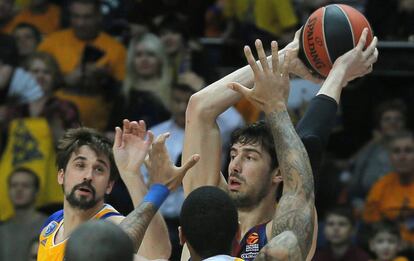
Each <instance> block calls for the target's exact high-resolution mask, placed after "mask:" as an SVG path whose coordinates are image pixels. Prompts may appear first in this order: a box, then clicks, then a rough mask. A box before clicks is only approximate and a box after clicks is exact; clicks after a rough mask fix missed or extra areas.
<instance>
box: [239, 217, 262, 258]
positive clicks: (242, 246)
mask: <svg viewBox="0 0 414 261" xmlns="http://www.w3.org/2000/svg"><path fill="white" fill-rule="evenodd" d="M266 225H267V223H264V224H260V225H257V226H254V227H252V228H251V229H250V230H249V231H247V233H246V234H245V235H244V237H243V239H242V240H241V241H240V242H239V241H238V240H237V238H235V239H234V240H233V249H232V256H237V257H240V258H242V259H244V260H246V261H253V259H254V258H255V257H256V256H257V255H258V254H259V251H260V249H262V248H263V247H264V246H265V245H266V244H267V235H266Z"/></svg>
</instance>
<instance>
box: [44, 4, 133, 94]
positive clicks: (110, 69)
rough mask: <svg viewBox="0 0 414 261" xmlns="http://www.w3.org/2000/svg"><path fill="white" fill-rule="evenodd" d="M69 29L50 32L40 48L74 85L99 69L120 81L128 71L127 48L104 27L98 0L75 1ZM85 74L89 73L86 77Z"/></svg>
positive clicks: (71, 11)
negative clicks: (106, 31) (54, 61)
mask: <svg viewBox="0 0 414 261" xmlns="http://www.w3.org/2000/svg"><path fill="white" fill-rule="evenodd" d="M69 8H70V25H71V26H70V28H69V29H66V30H62V31H58V32H55V33H53V34H50V35H49V36H48V37H47V38H46V39H45V40H44V41H43V42H42V43H41V44H40V46H39V50H41V51H45V52H48V53H50V54H52V55H53V56H54V57H55V58H56V60H57V61H58V64H59V66H60V68H61V70H62V72H63V74H64V75H65V81H66V82H67V83H68V84H69V85H71V86H79V85H80V83H81V81H82V80H83V79H84V77H88V74H94V73H96V71H103V72H104V73H108V74H109V75H111V76H112V77H113V78H115V79H117V80H119V81H121V80H123V78H124V74H125V48H124V47H123V46H122V44H121V43H119V42H118V41H117V40H116V39H114V38H113V37H111V36H109V35H108V34H106V33H105V32H103V31H102V30H101V22H102V21H101V20H102V16H101V10H100V1H99V0H73V1H71V3H70V6H69ZM85 75H86V76H85Z"/></svg>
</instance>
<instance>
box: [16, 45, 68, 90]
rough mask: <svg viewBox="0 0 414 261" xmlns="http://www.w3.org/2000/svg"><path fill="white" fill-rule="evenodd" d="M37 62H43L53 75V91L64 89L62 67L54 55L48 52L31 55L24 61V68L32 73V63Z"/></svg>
mask: <svg viewBox="0 0 414 261" xmlns="http://www.w3.org/2000/svg"><path fill="white" fill-rule="evenodd" d="M36 60H41V61H42V62H43V63H44V64H45V65H46V67H47V69H48V70H49V71H50V73H51V74H52V85H53V87H52V88H53V90H54V91H55V90H56V89H58V88H60V87H62V85H63V76H62V72H61V71H60V67H59V64H58V62H57V61H56V59H55V57H53V55H51V54H49V53H46V52H34V53H32V54H30V55H29V56H28V57H27V58H26V59H25V60H24V61H23V68H24V69H25V70H26V71H30V67H31V65H32V63H33V62H34V61H36Z"/></svg>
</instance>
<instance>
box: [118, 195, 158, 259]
mask: <svg viewBox="0 0 414 261" xmlns="http://www.w3.org/2000/svg"><path fill="white" fill-rule="evenodd" d="M156 212H157V209H156V207H155V206H154V205H153V204H152V203H150V202H142V203H141V204H140V205H139V206H138V207H137V208H136V209H135V210H134V211H132V212H131V213H130V214H129V215H128V216H126V217H125V219H124V220H123V221H122V222H121V223H120V224H119V225H120V227H121V228H122V229H123V230H124V231H125V232H126V233H127V234H128V236H129V237H130V238H131V240H132V242H133V245H134V247H135V252H137V251H138V249H139V248H140V246H141V242H142V240H143V238H144V235H145V231H146V230H147V227H148V225H149V223H150V222H151V220H152V218H153V217H154V215H155V213H156Z"/></svg>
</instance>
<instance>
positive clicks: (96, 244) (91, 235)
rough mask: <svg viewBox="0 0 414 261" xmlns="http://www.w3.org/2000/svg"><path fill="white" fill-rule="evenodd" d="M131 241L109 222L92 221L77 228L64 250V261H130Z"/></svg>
mask: <svg viewBox="0 0 414 261" xmlns="http://www.w3.org/2000/svg"><path fill="white" fill-rule="evenodd" d="M133 257H134V247H133V244H132V240H131V239H130V238H129V237H128V235H127V234H126V233H125V232H124V231H123V230H122V229H121V228H120V227H119V226H117V225H115V224H113V223H112V222H110V221H104V220H92V221H88V222H86V223H85V224H82V225H81V226H79V227H78V228H77V229H76V230H75V231H74V232H73V233H72V235H71V236H70V238H69V240H68V243H67V245H66V249H65V260H66V261H113V260H119V261H121V260H122V261H124V260H125V261H132V260H133Z"/></svg>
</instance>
